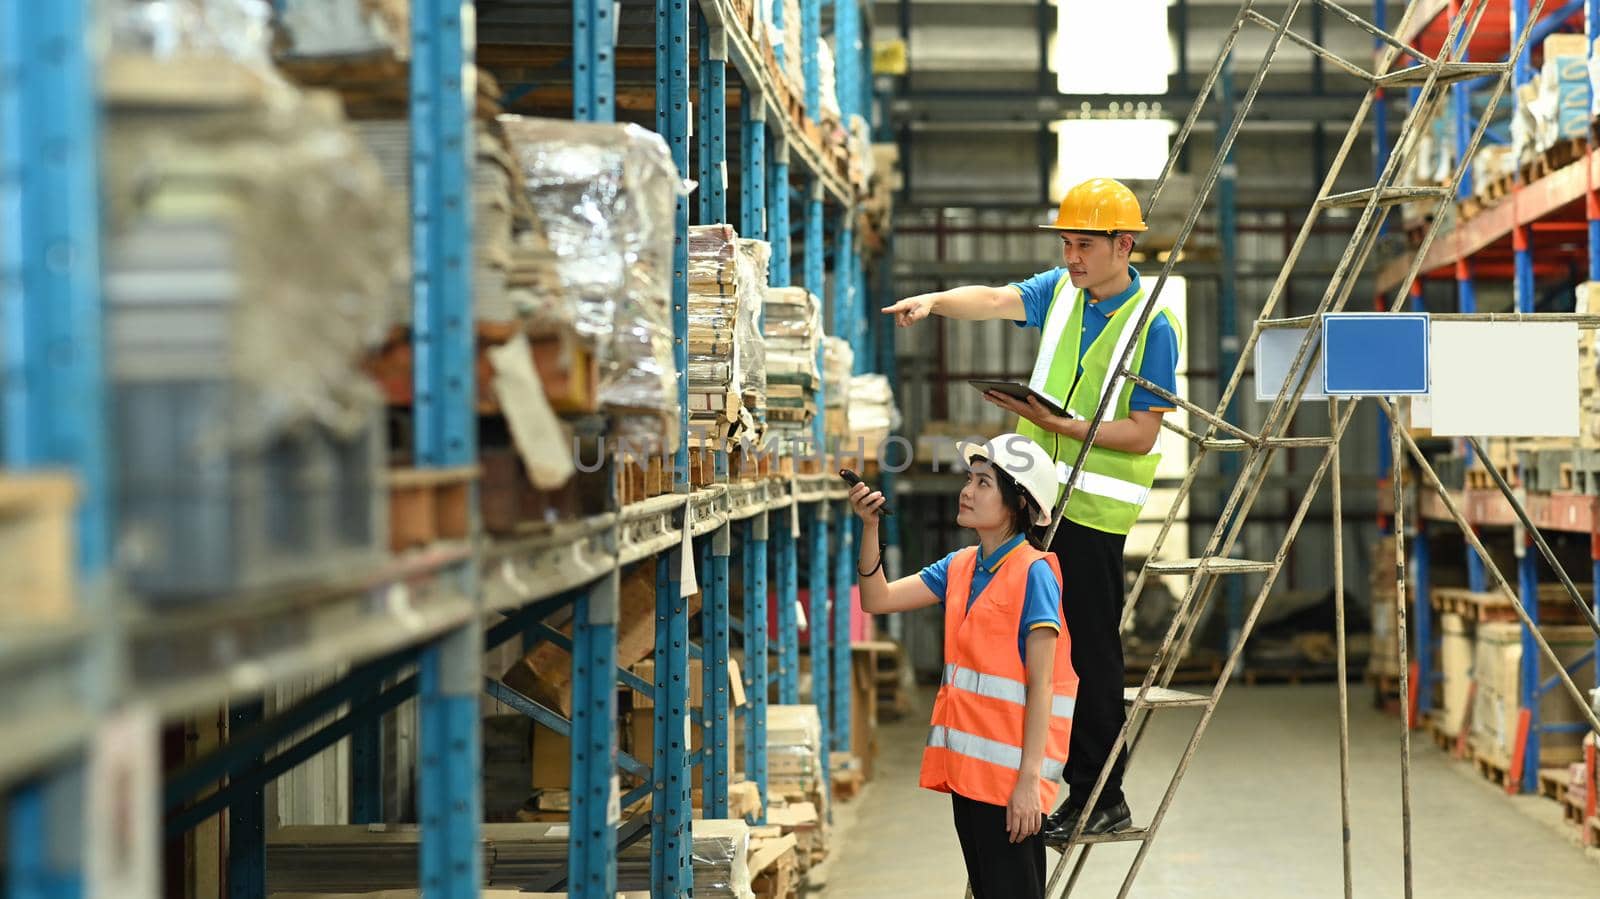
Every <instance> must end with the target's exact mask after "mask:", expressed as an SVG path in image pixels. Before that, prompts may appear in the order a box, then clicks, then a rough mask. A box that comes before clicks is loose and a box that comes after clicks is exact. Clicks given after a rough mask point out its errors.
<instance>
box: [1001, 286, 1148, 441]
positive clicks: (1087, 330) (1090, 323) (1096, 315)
mask: <svg viewBox="0 0 1600 899" xmlns="http://www.w3.org/2000/svg"><path fill="white" fill-rule="evenodd" d="M1128 275H1129V276H1130V277H1132V278H1133V283H1132V284H1129V285H1128V289H1127V290H1124V291H1123V292H1122V293H1119V294H1117V295H1116V296H1114V297H1110V298H1108V299H1104V300H1100V301H1098V302H1091V303H1085V304H1084V307H1083V338H1082V340H1080V341H1079V343H1078V359H1079V361H1080V363H1081V361H1082V359H1083V354H1084V353H1086V352H1088V350H1089V345H1090V344H1092V343H1094V341H1095V338H1097V337H1099V336H1100V333H1101V332H1102V331H1104V330H1105V329H1106V323H1107V322H1109V321H1111V316H1112V315H1114V314H1115V313H1116V311H1117V310H1118V309H1120V308H1122V304H1123V303H1126V302H1127V301H1129V300H1131V299H1133V295H1134V294H1135V293H1137V292H1138V290H1139V271H1138V270H1137V269H1135V268H1133V267H1132V266H1129V267H1128ZM1065 277H1067V270H1066V269H1065V268H1053V269H1051V270H1050V271H1047V272H1040V273H1039V274H1037V275H1034V276H1033V277H1031V278H1029V279H1028V280H1026V281H1018V282H1017V283H1015V284H1012V285H1011V286H1012V287H1015V288H1016V289H1017V291H1018V292H1019V293H1021V294H1022V308H1023V309H1024V310H1026V311H1027V314H1028V318H1027V320H1026V321H1021V322H1017V326H1018V327H1025V328H1041V329H1042V328H1043V327H1044V317H1045V313H1047V312H1049V311H1050V300H1051V298H1052V297H1054V296H1055V291H1056V282H1057V281H1059V280H1061V279H1062V278H1065ZM1061 289H1062V291H1063V292H1065V291H1068V290H1072V289H1074V288H1073V286H1072V285H1071V284H1070V283H1068V284H1066V285H1065V286H1063V287H1062V288H1061ZM1078 373H1079V374H1082V373H1083V368H1082V366H1081V364H1080V367H1079V368H1078ZM1139 377H1141V378H1144V379H1145V380H1146V381H1149V382H1150V383H1152V384H1155V385H1157V386H1159V387H1161V388H1162V389H1163V390H1166V391H1167V392H1169V393H1172V394H1174V395H1176V394H1177V392H1178V333H1177V331H1176V330H1175V329H1174V328H1173V327H1172V322H1171V321H1170V320H1169V319H1168V318H1167V317H1166V316H1165V315H1157V316H1154V317H1153V318H1151V320H1150V336H1149V337H1147V338H1146V339H1145V344H1144V360H1143V361H1142V362H1140V363H1139ZM1128 408H1130V409H1132V410H1134V411H1138V412H1150V411H1156V410H1159V411H1162V412H1171V411H1173V407H1172V404H1171V403H1168V402H1167V401H1165V400H1163V399H1161V398H1160V397H1158V396H1156V395H1155V394H1153V393H1151V392H1150V391H1148V390H1146V389H1145V388H1143V387H1141V386H1139V385H1137V384H1135V385H1134V387H1133V396H1132V398H1131V399H1130V401H1129V403H1128Z"/></svg>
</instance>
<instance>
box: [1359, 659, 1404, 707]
mask: <svg viewBox="0 0 1600 899" xmlns="http://www.w3.org/2000/svg"><path fill="white" fill-rule="evenodd" d="M1366 679H1367V683H1369V684H1371V685H1372V707H1373V708H1375V709H1377V710H1379V711H1381V712H1383V713H1384V714H1386V715H1398V714H1400V675H1399V674H1398V673H1394V674H1391V673H1389V672H1386V671H1373V670H1372V669H1370V668H1369V669H1367V673H1366Z"/></svg>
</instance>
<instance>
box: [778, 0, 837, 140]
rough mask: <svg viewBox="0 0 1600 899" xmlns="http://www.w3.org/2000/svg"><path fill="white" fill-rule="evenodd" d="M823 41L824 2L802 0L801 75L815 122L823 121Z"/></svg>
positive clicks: (781, 0)
mask: <svg viewBox="0 0 1600 899" xmlns="http://www.w3.org/2000/svg"><path fill="white" fill-rule="evenodd" d="M777 2H778V3H782V2H783V0H777ZM821 40H822V0H800V74H801V78H802V79H803V80H804V81H805V102H806V115H808V116H810V117H811V120H812V121H813V122H818V121H821V120H822V79H821V77H820V72H819V70H818V68H817V65H818V62H817V44H818V43H819V42H821ZM837 87H838V86H837V85H835V88H837Z"/></svg>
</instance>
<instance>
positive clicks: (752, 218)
mask: <svg viewBox="0 0 1600 899" xmlns="http://www.w3.org/2000/svg"><path fill="white" fill-rule="evenodd" d="M739 151H740V152H739V165H740V169H739V234H740V235H741V236H743V237H752V238H755V239H756V240H767V239H769V238H768V237H767V105H766V102H765V101H763V100H762V99H761V95H760V94H757V93H755V92H754V91H751V90H750V89H749V88H745V89H744V94H743V99H742V100H741V101H740V103H739Z"/></svg>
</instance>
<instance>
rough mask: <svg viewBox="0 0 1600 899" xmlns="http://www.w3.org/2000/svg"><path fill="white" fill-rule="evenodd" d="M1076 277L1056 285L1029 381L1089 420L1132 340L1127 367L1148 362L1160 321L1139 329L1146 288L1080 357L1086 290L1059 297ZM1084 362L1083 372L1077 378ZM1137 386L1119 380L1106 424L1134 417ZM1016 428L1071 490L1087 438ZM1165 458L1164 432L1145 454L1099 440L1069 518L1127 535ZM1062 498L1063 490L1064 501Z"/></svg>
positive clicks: (1022, 422)
mask: <svg viewBox="0 0 1600 899" xmlns="http://www.w3.org/2000/svg"><path fill="white" fill-rule="evenodd" d="M1069 281H1070V279H1069V278H1068V277H1067V275H1065V274H1063V275H1062V276H1061V279H1060V280H1058V281H1057V282H1056V289H1055V294H1054V295H1053V296H1051V298H1050V308H1049V310H1048V311H1047V312H1046V313H1045V320H1044V339H1043V340H1042V341H1041V342H1040V344H1039V358H1038V360H1037V361H1036V362H1035V363H1034V366H1033V376H1032V377H1031V378H1030V379H1029V381H1028V386H1029V387H1031V388H1033V389H1034V390H1035V391H1037V392H1039V393H1042V394H1044V395H1045V396H1048V397H1050V398H1051V399H1052V400H1055V401H1056V402H1057V403H1058V404H1059V405H1061V406H1062V407H1064V408H1066V409H1067V410H1069V411H1070V412H1072V413H1073V414H1074V415H1076V416H1078V417H1079V418H1083V419H1089V418H1093V417H1094V413H1095V410H1096V409H1097V408H1098V407H1099V405H1100V397H1101V395H1102V393H1103V391H1104V390H1105V389H1106V386H1107V384H1106V382H1107V377H1108V375H1109V374H1110V371H1111V366H1113V365H1115V364H1116V362H1117V360H1119V359H1121V358H1122V354H1123V352H1124V351H1125V350H1126V349H1127V343H1128V341H1129V340H1133V339H1135V338H1137V342H1136V343H1135V346H1134V349H1133V357H1132V358H1131V360H1130V361H1129V365H1128V367H1129V369H1130V370H1131V371H1138V370H1139V366H1140V364H1141V363H1142V362H1143V361H1144V349H1145V340H1146V338H1148V337H1149V333H1150V324H1153V323H1154V322H1155V316H1151V317H1150V322H1148V323H1146V325H1145V328H1144V330H1143V331H1141V332H1140V333H1139V334H1137V335H1135V334H1133V333H1132V332H1133V328H1132V327H1131V325H1132V324H1133V322H1135V321H1137V320H1138V318H1139V315H1140V311H1141V309H1142V308H1143V306H1144V304H1145V294H1144V289H1143V287H1142V286H1141V287H1140V289H1139V290H1137V291H1135V293H1134V295H1133V297H1132V298H1131V299H1129V300H1128V302H1126V303H1123V304H1122V308H1120V309H1118V310H1117V311H1116V312H1114V313H1112V315H1111V320H1110V321H1109V322H1107V323H1106V328H1105V330H1104V331H1102V332H1100V336H1099V337H1097V338H1096V339H1095V341H1094V343H1092V344H1090V345H1089V348H1088V350H1087V351H1084V352H1082V353H1081V356H1082V359H1081V360H1080V358H1079V356H1080V350H1081V349H1082V347H1081V346H1080V343H1079V342H1080V340H1081V338H1082V336H1083V304H1084V298H1085V294H1084V291H1081V290H1075V291H1068V292H1067V297H1068V300H1067V301H1066V302H1059V300H1060V299H1061V297H1062V288H1063V287H1064V286H1065V285H1066V284H1067V283H1068V282H1069ZM1157 315H1165V316H1167V320H1168V321H1169V322H1170V323H1171V324H1172V326H1173V328H1174V329H1176V328H1177V327H1178V323H1177V321H1175V320H1174V319H1173V318H1172V315H1171V313H1170V312H1168V311H1167V310H1165V309H1163V310H1160V311H1159V312H1158V313H1157ZM1080 362H1081V365H1082V368H1083V374H1082V376H1081V377H1078V376H1077V375H1078V368H1079V365H1080ZM1074 377H1076V383H1074ZM1133 387H1134V385H1133V383H1132V382H1130V381H1128V380H1127V379H1125V378H1118V379H1117V386H1116V389H1117V391H1118V392H1117V396H1116V399H1115V401H1114V404H1113V405H1112V406H1111V408H1110V409H1108V410H1107V411H1106V421H1113V420H1116V419H1121V418H1127V417H1128V404H1129V401H1130V400H1131V399H1132V397H1133ZM1017 433H1019V434H1021V435H1023V436H1024V437H1028V438H1030V439H1032V440H1033V441H1034V442H1035V443H1038V444H1039V445H1040V446H1042V447H1044V448H1045V449H1046V450H1047V451H1049V452H1050V453H1051V455H1052V457H1053V458H1054V459H1055V460H1056V465H1057V468H1058V472H1057V473H1058V475H1059V476H1060V479H1061V488H1059V489H1065V487H1066V484H1067V479H1068V478H1069V477H1070V476H1071V474H1072V463H1073V462H1075V461H1076V460H1077V458H1078V452H1079V450H1081V449H1082V448H1083V443H1082V441H1078V440H1073V439H1072V438H1070V437H1067V436H1065V435H1062V434H1056V433H1053V432H1050V431H1046V430H1044V429H1043V428H1041V427H1039V426H1038V425H1035V424H1034V423H1033V422H1031V421H1028V420H1027V419H1025V418H1023V419H1019V420H1018V421H1017ZM1160 462H1161V440H1160V438H1159V435H1158V437H1157V439H1156V442H1155V444H1154V445H1153V446H1152V447H1151V448H1150V452H1148V453H1145V454H1143V455H1138V454H1135V453H1125V452H1121V451H1119V450H1114V449H1106V448H1105V447H1102V446H1099V445H1095V446H1091V447H1090V448H1089V456H1088V458H1087V460H1086V461H1085V462H1084V465H1083V473H1082V474H1081V475H1079V477H1078V482H1077V485H1076V486H1075V487H1073V489H1072V498H1071V499H1070V500H1068V501H1067V508H1066V513H1065V515H1066V517H1067V518H1068V519H1069V520H1071V521H1074V522H1076V523H1078V524H1081V525H1083V526H1084V527H1091V528H1094V529H1095V530H1098V531H1105V532H1107V533H1112V534H1126V533H1128V531H1130V530H1132V529H1133V525H1134V522H1136V521H1138V519H1139V510H1140V509H1142V508H1144V504H1145V500H1147V499H1149V498H1150V487H1151V485H1152V484H1154V483H1155V480H1156V466H1157V465H1158V464H1160ZM1060 498H1061V497H1060V494H1059V493H1058V494H1057V495H1056V499H1057V501H1059V500H1060Z"/></svg>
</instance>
